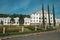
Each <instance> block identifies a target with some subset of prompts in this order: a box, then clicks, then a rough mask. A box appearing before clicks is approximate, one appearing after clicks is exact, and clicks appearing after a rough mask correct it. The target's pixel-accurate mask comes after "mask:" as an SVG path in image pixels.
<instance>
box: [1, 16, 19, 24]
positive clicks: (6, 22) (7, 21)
mask: <svg viewBox="0 0 60 40" xmlns="http://www.w3.org/2000/svg"><path fill="white" fill-rule="evenodd" d="M14 20H15V23H13V24H12V23H11V18H10V17H6V18H0V25H1V22H2V23H3V25H19V18H18V17H16V18H14Z"/></svg>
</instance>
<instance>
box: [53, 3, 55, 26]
mask: <svg viewBox="0 0 60 40" xmlns="http://www.w3.org/2000/svg"><path fill="white" fill-rule="evenodd" d="M53 26H56V21H55V10H54V4H53Z"/></svg>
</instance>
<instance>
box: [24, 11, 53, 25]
mask: <svg viewBox="0 0 60 40" xmlns="http://www.w3.org/2000/svg"><path fill="white" fill-rule="evenodd" d="M44 18H45V24H48V23H49V19H48V12H47V11H44ZM29 19H30V20H29ZM28 20H29V22H30V23H29V24H26V21H28ZM42 23H43V16H42V10H41V11H38V12H36V13H33V14H31V15H30V18H24V25H39V24H42ZM50 23H51V24H53V14H50Z"/></svg>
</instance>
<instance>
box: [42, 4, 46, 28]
mask: <svg viewBox="0 0 60 40" xmlns="http://www.w3.org/2000/svg"><path fill="white" fill-rule="evenodd" d="M42 16H43V17H42V19H43V27H44V28H45V18H44V5H43V4H42Z"/></svg>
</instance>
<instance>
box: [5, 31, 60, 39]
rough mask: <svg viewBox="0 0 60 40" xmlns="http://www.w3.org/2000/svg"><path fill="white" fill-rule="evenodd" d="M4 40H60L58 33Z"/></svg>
mask: <svg viewBox="0 0 60 40" xmlns="http://www.w3.org/2000/svg"><path fill="white" fill-rule="evenodd" d="M6 40H60V31H56V32H49V33H45V34H40V35H38V34H37V35H30V36H20V37H15V38H11V39H6Z"/></svg>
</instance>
